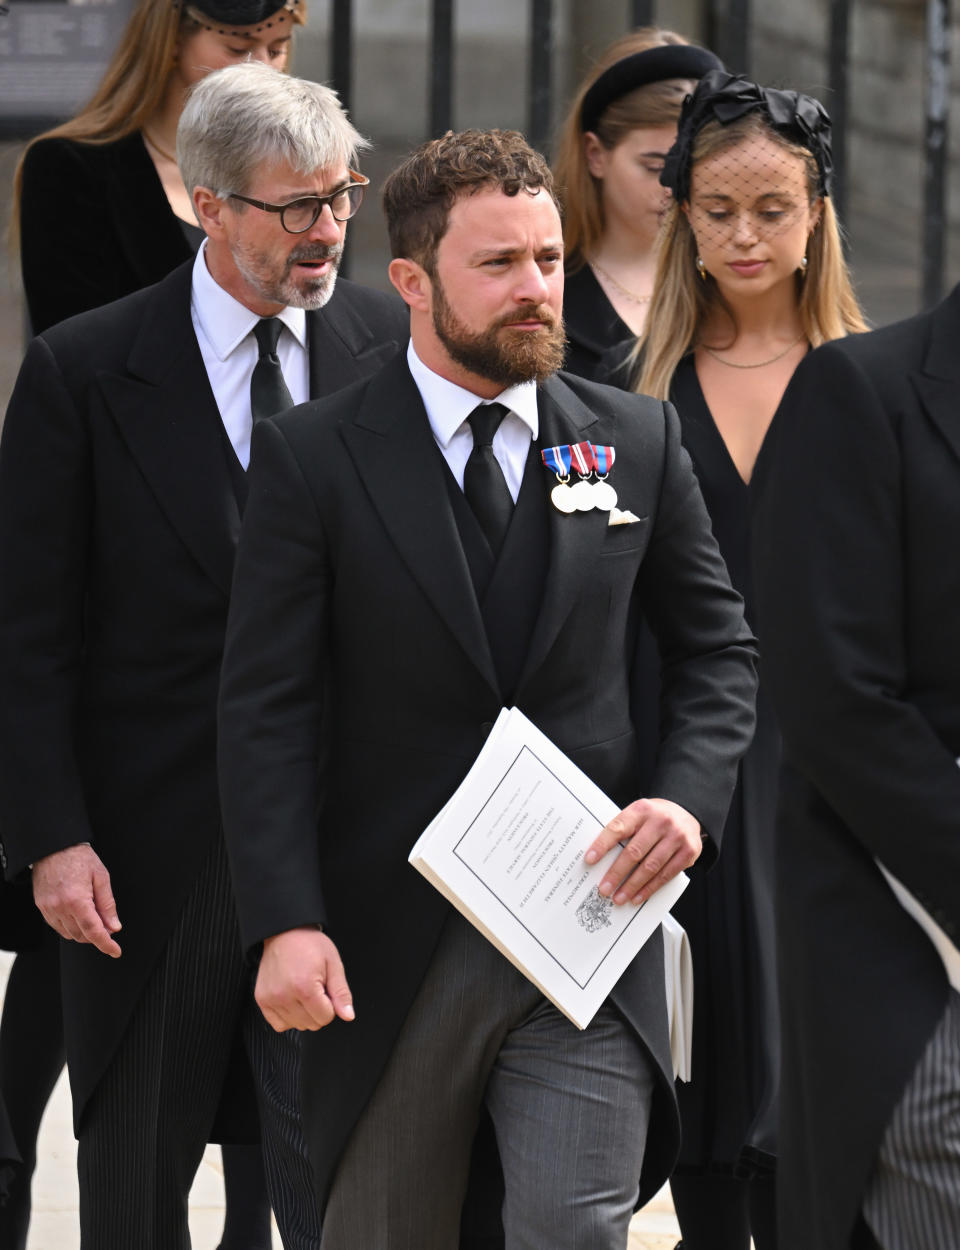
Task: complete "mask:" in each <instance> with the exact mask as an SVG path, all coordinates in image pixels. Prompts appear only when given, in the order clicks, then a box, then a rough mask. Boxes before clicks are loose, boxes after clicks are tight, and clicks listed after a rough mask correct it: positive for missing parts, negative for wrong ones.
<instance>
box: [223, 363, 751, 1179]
mask: <svg viewBox="0 0 960 1250" xmlns="http://www.w3.org/2000/svg"><path fill="white" fill-rule="evenodd" d="M540 421H541V440H542V442H543V445H545V446H546V445H551V444H555V443H571V442H580V441H581V440H583V439H590V440H591V441H594V442H599V443H604V444H613V445H614V446H615V447H616V455H617V459H616V464H615V466H614V470H613V474H612V475H611V481H615V484H616V487H617V489H618V490H619V491H620V496H621V506H622V507H623V508H629V509H631V510H632V511H633V512H634V513H635V514H636V516H637V517H639V518H640V520H639V521H638V522H637V523H636V524H632V525H622V526H617V527H609V528H608V525H607V515H606V514H605V513H600V512H592V513H587V514H583V513H581V514H578V515H577V516H576V517H568V516H562V515H561V514H560V513H559V512H557V511H556V510H555V509H553V508H551V507H550V506H549V503H548V497H547V492H548V489H549V487H551V486H552V485H553V484H554V483H553V481H552V478H551V477H550V476H549V475H548V474H547V472H546V470H545V469H543V468H542V467H541V466H539V465H538V464H531V465H530V466H529V467H528V470H527V472H528V473H529V472H533V473H536V474H538V475H542V478H541V480H542V491H543V503H542V507H543V508H545V509H547V510H548V513H549V519H548V528H549V533H550V540H549V544H550V550H549V559H548V562H547V574H546V589H545V591H544V595H543V599H542V602H541V605H540V610H539V614H538V617H537V620H536V624H535V626H534V628H533V631H532V635H531V642H530V645H529V648H528V650H527V654H526V659H525V662H524V663H523V665H522V672H521V675H520V678H519V682H518V685H517V688H516V695H515V701H516V703H517V705H518V706H519V707H520V708H521V709H522V710H523V711H524V712H525V713H526V714H527V715H528V716H529V717H531V719H532V720H534V721H535V722H536V723H537V724H538V725H539V726H540V728H541V729H543V731H544V732H545V733H547V734H548V735H549V736H550V737H551V738H552V739H553V740H554V741H555V742H556V743H557V744H558V745H559V746H560V747H561V748H562V749H563V750H565V751H566V752H567V753H568V754H569V755H570V756H571V758H572V759H574V760H575V761H576V762H577V763H578V764H579V765H580V767H582V768H583V769H584V770H585V771H586V772H587V773H588V774H589V775H590V776H591V777H592V778H593V780H594V781H595V782H597V784H598V785H600V786H601V787H602V788H603V789H604V790H606V792H607V793H608V794H610V795H611V796H612V797H613V798H614V799H615V800H616V801H618V802H620V803H623V804H625V803H627V802H628V801H632V800H633V799H635V798H637V797H638V796H639V784H638V781H637V752H636V740H635V736H634V732H633V727H632V724H631V720H630V711H629V699H628V691H629V672H628V667H629V663H630V657H631V655H632V649H633V645H634V640H635V636H636V626H637V613H638V609H639V607H640V606H641V605H643V606H644V608H645V610H646V612H647V615H648V618H649V619H650V621H651V622H652V624H653V625H654V627H655V628H656V629H657V632H658V634H659V635H660V637H661V640H662V643H663V645H664V647H665V650H666V653H667V655H668V657H669V674H670V675H669V678H668V680H667V682H666V695H665V697H666V698H667V700H668V702H669V705H670V707H671V709H672V711H673V712H674V713H675V714H674V715H672V716H670V717H668V721H669V725H670V730H669V732H668V733H666V734H665V737H664V742H663V748H662V751H661V754H660V758H659V760H658V763H657V769H656V777H655V780H654V783H653V786H652V788H651V793H654V794H658V795H662V796H665V797H668V798H671V799H674V800H676V801H677V802H678V803H681V804H682V805H683V806H684V807H686V808H687V809H689V810H690V811H692V812H693V813H694V814H695V815H696V816H697V817H698V818H699V819H700V820H701V822H702V824H703V826H704V828H705V829H707V830H711V831H717V830H719V829H720V828H721V827H722V825H723V821H724V816H725V813H726V807H727V803H728V802H729V798H730V793H731V791H732V789H733V784H734V778H735V774H736V761H737V759H738V757H739V755H740V754H741V753H742V751H743V750H744V749H745V747H746V745H747V743H748V741H749V738H750V734H751V731H752V726H753V692H754V645H753V641H752V639H751V637H750V634H749V631H748V630H747V629H746V627H745V626H744V623H743V615H742V605H741V602H740V599H739V596H738V595H737V594H736V593H735V592H734V591H733V590H732V589H731V588H730V585H729V582H728V580H727V575H726V570H725V568H724V566H723V562H722V560H721V559H720V557H719V554H718V552H717V549H716V545H715V543H714V541H713V537H712V535H711V533H710V525H709V521H708V520H707V517H706V514H705V511H704V508H703V504H702V501H701V498H700V494H699V491H698V490H697V487H696V483H695V480H694V478H693V473H692V470H691V467H690V462H689V459H688V458H687V456H686V454H685V453H684V452H683V451H682V449H681V447H680V442H679V432H678V428H677V421H676V416H675V414H674V413H673V411H672V409H670V408H669V407H668V406H666V405H663V404H661V403H659V402H656V401H653V400H649V399H645V398H639V397H636V396H627V395H624V394H622V393H620V392H617V391H614V390H612V389H609V388H606V387H599V386H595V385H592V384H590V383H586V382H582V381H580V380H579V379H576V378H572V377H567V376H564V375H561V376H560V377H557V378H554V379H551V380H550V381H549V382H547V383H546V385H545V386H544V387H543V389H542V392H541V397H540ZM254 443H255V448H254V455H253V469H252V472H251V493H250V499H249V503H248V507H247V514H246V523H245V525H244V532H243V537H242V539H241V545H240V554H239V562H238V567H237V575H236V579H235V583H234V598H233V607H232V610H231V618H230V627H229V633H228V644H227V650H226V653H225V658H224V672H223V684H222V689H221V720H220V725H221V738H220V751H221V792H222V796H223V811H224V822H225V829H226V833H227V842H228V849H229V851H230V856H231V863H232V868H233V873H234V883H235V890H236V896H237V901H238V911H239V914H240V920H241V930H242V933H243V936H244V940H245V942H246V943H247V944H248V945H252V944H254V943H256V942H257V941H259V940H260V939H262V938H264V937H266V936H268V935H270V934H274V933H278V932H281V931H283V930H286V929H289V928H291V927H294V926H298V925H303V924H309V923H314V922H323V923H324V924H325V925H326V926H327V927H328V928H329V931H330V933H331V935H332V936H333V938H334V940H335V941H336V942H337V944H338V947H339V949H340V952H341V954H342V956H343V959H344V963H345V967H346V972H347V976H348V978H349V979H350V982H351V986H352V988H353V992H354V995H355V1000H356V1002H357V1004H358V1012H357V1019H356V1021H355V1022H354V1023H352V1024H350V1025H349V1026H342V1025H339V1024H334V1025H332V1026H331V1027H329V1028H326V1029H324V1030H322V1031H321V1032H320V1033H318V1034H308V1035H307V1039H306V1047H305V1064H306V1066H307V1072H308V1075H307V1078H306V1080H305V1083H304V1089H305V1097H306V1098H307V1100H308V1106H307V1114H306V1115H305V1120H306V1123H307V1126H308V1128H307V1131H308V1134H309V1135H310V1137H311V1152H312V1158H313V1162H314V1166H315V1168H316V1169H317V1174H318V1183H319V1185H320V1188H321V1190H322V1191H323V1192H325V1191H326V1188H327V1185H328V1183H329V1181H330V1178H331V1176H332V1172H333V1169H334V1167H335V1165H336V1161H337V1158H338V1157H339V1154H340V1151H341V1149H342V1147H343V1144H344V1142H345V1141H346V1138H347V1137H348V1135H349V1132H350V1129H351V1127H352V1125H353V1123H354V1122H355V1120H356V1117H357V1115H358V1114H359V1112H360V1110H361V1109H362V1107H363V1106H364V1104H365V1103H366V1101H367V1099H368V1098H369V1095H370V1093H371V1091H372V1089H373V1087H374V1085H375V1083H376V1080H377V1076H378V1074H379V1072H380V1071H381V1069H382V1067H383V1064H384V1063H385V1061H386V1059H387V1057H388V1055H389V1052H390V1048H391V1045H392V1041H393V1038H394V1036H395V1035H396V1032H397V1030H398V1029H399V1027H400V1024H401V1022H402V1020H403V1018H404V1015H405V1013H406V1010H407V1008H408V1006H409V1004H410V1002H411V1001H412V999H413V997H414V995H415V993H416V991H417V987H418V985H419V984H420V981H421V980H422V978H423V975H424V972H425V970H426V968H427V966H428V964H429V961H430V958H431V955H432V952H433V949H434V946H435V944H436V942H437V940H438V937H439V934H440V930H441V927H442V925H443V921H444V918H445V916H446V914H447V912H448V904H447V903H446V902H445V900H444V899H443V898H442V897H441V896H440V894H439V893H437V891H435V890H434V889H432V887H431V886H429V885H428V884H427V883H426V882H425V881H424V880H423V878H421V877H420V876H419V874H417V873H416V872H415V871H414V870H413V869H412V868H410V867H409V865H408V864H407V854H408V851H409V849H410V847H411V846H412V844H413V841H414V840H415V838H416V837H417V835H418V834H419V833H420V832H421V830H422V829H423V828H424V827H425V825H426V824H427V822H428V821H429V820H430V819H431V818H432V817H433V816H434V815H435V813H436V812H437V810H438V809H439V808H440V807H441V805H442V804H443V803H444V802H445V801H446V799H447V798H448V797H449V795H450V794H451V793H452V791H453V790H454V789H455V788H456V786H457V785H458V784H459V782H460V781H461V780H462V778H463V776H464V775H465V773H466V772H467V770H468V768H469V766H470V764H471V763H472V761H473V759H474V758H475V756H476V754H477V752H478V750H479V748H480V746H481V744H482V742H483V739H484V737H485V734H486V733H487V732H488V730H489V726H490V724H491V723H492V721H493V720H494V718H495V717H496V715H497V713H498V711H499V710H500V707H501V706H502V703H503V695H502V693H501V691H500V689H499V687H498V679H497V676H496V671H495V667H494V661H493V656H492V653H491V648H490V644H489V642H488V638H487V635H486V633H485V630H484V626H483V623H482V620H481V615H480V610H479V608H478V605H477V599H476V595H475V593H474V589H473V583H472V581H471V578H470V572H469V569H468V567H467V562H466V559H465V557H464V550H463V546H462V544H461V541H460V539H459V537H458V532H457V526H456V522H455V519H454V513H453V507H452V504H451V496H450V494H449V493H448V490H447V486H446V480H445V479H446V476H447V470H446V467H445V465H444V463H443V460H442V457H441V455H440V453H439V451H438V449H437V447H436V445H435V443H434V441H433V438H432V435H431V433H430V428H429V424H428V422H427V418H426V414H425V412H424V409H423V404H422V401H421V400H420V396H419V393H418V391H417V389H416V386H415V384H414V382H413V380H412V378H411V376H410V373H409V370H408V368H407V366H406V362H405V360H403V359H401V358H399V357H398V358H396V359H395V360H394V361H392V362H390V364H388V365H387V366H386V367H385V368H384V369H383V370H382V371H381V372H380V373H379V374H377V375H376V376H375V377H374V378H372V379H370V380H369V381H368V382H363V383H360V384H358V385H357V386H354V387H351V388H350V389H349V390H347V391H344V392H343V393H342V394H341V395H339V396H336V397H334V398H332V399H330V400H328V401H323V402H320V403H313V404H309V405H304V406H302V407H300V408H298V409H294V410H293V411H292V412H291V413H290V414H288V415H286V416H285V417H283V418H281V419H280V420H278V421H277V422H276V423H272V422H265V423H263V424H262V425H261V426H258V428H257V431H256V434H255V437H254ZM537 485H538V486H540V483H539V482H538V483H537ZM280 500H282V501H283V503H282V506H278V501H280ZM323 707H326V711H327V714H328V716H327V719H326V720H325V721H324V720H323V718H322V717H321V708H323ZM318 759H322V760H323V761H324V767H323V769H322V772H321V774H320V775H319V776H318V769H317V760H318ZM318 811H319V812H320V813H321V814H320V821H319V836H318V824H317V813H318ZM616 1001H617V1003H618V1005H619V1006H620V1008H621V1010H622V1011H623V1013H624V1015H625V1016H626V1018H627V1019H628V1020H629V1021H630V1023H631V1025H632V1026H633V1027H634V1028H635V1029H636V1030H637V1031H638V1033H639V1034H640V1035H641V1037H642V1038H643V1039H644V1042H645V1043H646V1045H647V1047H648V1049H649V1052H650V1054H651V1055H652V1057H653V1059H654V1061H655V1065H656V1069H657V1073H658V1077H659V1083H658V1088H657V1093H656V1098H655V1107H654V1129H653V1132H652V1133H651V1136H650V1139H649V1145H648V1151H647V1156H646V1159H645V1163H644V1177H643V1186H642V1194H643V1196H644V1197H645V1196H648V1195H649V1194H650V1193H652V1192H653V1190H654V1189H655V1188H656V1187H657V1185H659V1184H660V1183H661V1182H662V1180H663V1179H664V1177H665V1176H666V1175H667V1172H668V1171H669V1168H670V1166H671V1164H672V1160H673V1158H674V1156H675V1153H676V1148H677V1141H678V1124H677V1118H676V1106H675V1102H674V1098H673V1078H672V1072H671V1069H670V1057H669V1046H668V1039H667V1029H666V1012H665V1000H664V978H663V953H662V946H661V943H660V941H659V935H658V937H657V938H656V939H654V940H652V941H651V942H650V943H648V945H647V946H646V947H645V948H644V950H643V951H642V952H641V953H640V955H639V956H638V957H637V959H636V960H635V961H634V962H633V963H632V964H631V966H630V967H629V969H628V970H627V972H626V973H625V974H624V976H623V978H622V980H621V982H620V984H619V986H618V989H617V992H616Z"/></svg>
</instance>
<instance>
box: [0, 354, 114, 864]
mask: <svg viewBox="0 0 960 1250" xmlns="http://www.w3.org/2000/svg"><path fill="white" fill-rule="evenodd" d="M91 481H92V479H91V472H90V450H89V443H88V439H87V431H86V426H85V423H84V421H83V418H82V416H81V414H80V413H79V412H78V411H77V408H76V405H75V403H74V399H73V396H72V395H71V392H70V390H69V388H68V387H67V385H66V384H65V382H64V380H63V377H62V376H61V372H60V369H59V367H58V364H57V361H56V360H55V358H54V356H53V354H52V352H51V350H50V347H49V346H48V344H47V343H46V342H45V341H44V340H43V339H35V340H34V341H33V343H32V344H31V345H30V348H29V350H28V352H27V356H26V359H25V361H24V364H23V367H22V369H21V371H20V375H19V377H18V379H17V384H16V387H15V389H14V392H13V397H12V398H11V401H10V406H9V408H8V410H7V416H6V420H5V422H4V427H3V438H2V441H0V689H2V690H3V698H2V699H0V825H2V829H3V840H4V847H5V854H6V861H7V862H6V871H7V875H8V876H13V875H14V874H15V873H16V872H18V871H20V870H21V869H23V868H25V867H26V866H27V864H29V863H30V862H31V861H33V860H36V859H40V858H41V857H42V856H44V855H49V854H51V853H52V852H54V851H58V850H62V849H63V848H64V847H67V846H72V845H75V844H76V843H78V842H87V841H92V840H93V838H92V834H91V830H90V825H89V821H88V816H87V808H86V801H85V798H84V793H83V787H82V783H81V778H80V767H79V762H78V742H77V734H76V730H75V722H76V717H77V712H78V700H79V673H80V666H81V660H82V648H83V615H84V587H85V582H86V576H87V552H88V540H89V532H90V524H91V516H92V510H93V500H92V485H91Z"/></svg>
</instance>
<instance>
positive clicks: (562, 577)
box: [518, 377, 616, 689]
mask: <svg viewBox="0 0 960 1250" xmlns="http://www.w3.org/2000/svg"><path fill="white" fill-rule="evenodd" d="M539 409H540V435H539V438H538V440H537V441H538V444H539V446H540V447H541V448H543V447H554V446H557V445H560V444H567V443H579V442H583V441H585V440H588V441H590V442H593V443H605V442H610V441H611V440H610V432H609V430H605V431H604V433H603V436H602V437H601V433H600V432H601V431H602V430H604V426H603V425H602V424H601V423H600V419H599V417H598V415H597V414H595V413H593V412H591V410H590V409H589V408H587V407H586V405H585V404H584V403H582V402H581V401H580V400H579V399H578V398H577V396H576V395H575V394H574V393H573V391H572V390H571V389H570V387H568V386H567V385H566V383H564V382H563V381H562V380H561V379H560V378H558V377H553V378H550V379H549V380H548V381H547V382H546V383H545V384H544V386H543V388H542V389H541V391H540V400H539ZM533 467H534V466H531V469H532V468H533ZM536 468H537V470H538V471H539V472H540V474H541V475H542V480H543V506H544V507H545V508H547V509H549V517H550V557H549V563H548V568H547V579H546V590H545V592H544V597H543V605H542V607H541V610H540V615H539V618H538V620H537V624H536V626H535V627H534V631H533V637H532V639H531V641H530V650H529V652H528V654H527V660H526V663H525V665H524V667H523V672H522V674H521V678H520V685H519V687H518V689H522V688H523V685H524V683H525V682H526V681H527V680H528V679H529V678H530V677H531V676H532V675H533V673H534V672H535V671H536V669H537V668H538V667H539V666H540V665H541V664H542V663H543V662H544V660H545V659H546V658H547V656H548V654H549V652H550V648H551V647H552V646H553V644H554V642H555V641H556V639H557V635H558V634H559V632H560V629H561V627H562V625H563V623H564V621H565V620H566V618H567V616H568V615H569V613H570V609H571V607H572V606H573V604H574V603H575V602H576V599H577V597H578V596H579V594H580V593H581V591H582V589H583V587H584V584H585V582H586V580H587V578H588V577H589V574H590V570H591V568H592V567H593V565H594V562H595V560H596V559H597V556H598V554H599V552H600V548H601V546H602V544H603V540H604V536H605V535H606V530H607V522H608V519H609V518H608V514H607V513H606V512H601V511H599V510H598V509H595V510H594V511H592V512H575V513H573V514H571V515H565V514H564V513H562V512H559V511H558V510H557V509H556V508H554V507H553V506H552V504H551V503H550V490H551V489H552V487H553V486H554V485H555V482H554V479H553V478H552V477H551V476H550V475H549V473H548V472H547V470H546V469H545V468H543V467H541V466H539V465H537V466H536ZM613 472H614V473H616V464H614V469H613Z"/></svg>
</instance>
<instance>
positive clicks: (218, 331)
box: [192, 239, 307, 361]
mask: <svg viewBox="0 0 960 1250" xmlns="http://www.w3.org/2000/svg"><path fill="white" fill-rule="evenodd" d="M206 250H207V241H206V239H204V241H203V243H202V244H201V245H200V250H199V251H198V252H197V258H196V260H195V261H194V262H193V289H192V296H193V308H194V311H195V313H196V316H197V320H198V321H199V323H200V326H201V328H202V330H203V332H204V334H205V335H206V337H207V342H208V343H209V344H210V346H211V347H212V348H213V350H214V352H215V353H216V356H217V359H218V360H221V361H223V360H226V359H227V358H228V357H229V356H230V355H231V353H232V352H234V351H235V350H236V348H237V347H238V346H239V345H240V343H242V342H243V340H244V339H245V338H246V337H247V335H248V334H249V333H250V331H251V330H252V329H253V327H254V326H255V325H256V324H257V322H258V321H259V320H260V317H259V316H258V315H257V314H256V313H255V312H251V311H250V309H249V308H247V306H246V305H245V304H241V303H240V301H239V300H238V299H234V297H233V296H232V295H231V294H230V292H229V291H225V290H224V289H223V287H222V286H220V284H219V283H218V282H217V281H216V280H215V279H214V277H213V275H212V274H211V272H210V270H209V269H208V268H207V260H206ZM277 317H278V318H279V319H280V320H281V321H282V322H283V324H284V325H285V326H286V327H287V329H288V330H289V331H290V333H291V334H292V335H293V336H294V338H295V339H296V340H297V342H298V343H299V344H300V346H301V347H304V348H305V347H306V345H307V314H306V312H305V310H304V309H302V308H290V307H289V306H288V307H286V308H283V309H281V310H280V312H278V313H277Z"/></svg>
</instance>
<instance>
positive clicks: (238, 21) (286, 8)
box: [176, 0, 301, 35]
mask: <svg viewBox="0 0 960 1250" xmlns="http://www.w3.org/2000/svg"><path fill="white" fill-rule="evenodd" d="M176 3H177V4H178V6H179V5H180V4H181V3H184V0H176ZM300 3H301V0H185V3H184V7H186V8H187V10H188V11H191V15H192V16H194V17H195V19H197V20H199V21H200V25H201V26H205V27H206V28H207V29H208V30H216V31H217V32H218V33H219V34H221V35H225V34H241V35H247V34H249V33H250V31H249V30H241V31H237V30H235V28H236V27H238V26H245V27H250V26H253V27H255V28H256V29H255V31H254V33H255V34H256V33H259V32H260V31H261V30H265V29H267V28H268V27H270V26H272V25H273V23H274V20H275V19H276V18H278V17H279V16H280V14H281V13H284V12H286V13H291V14H292V13H296V12H297V10H298V9H299V8H300ZM204 19H205V20H204Z"/></svg>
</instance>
